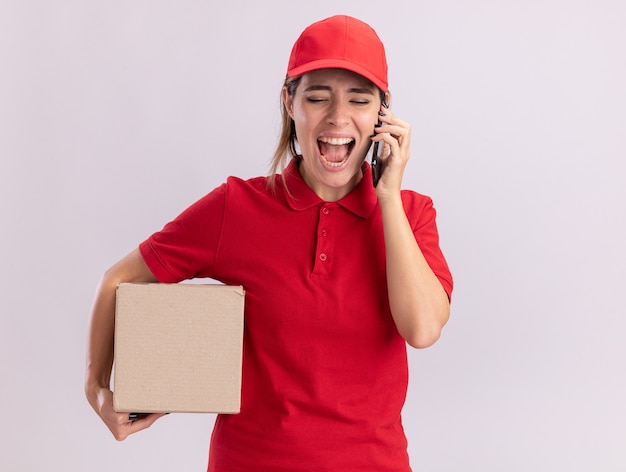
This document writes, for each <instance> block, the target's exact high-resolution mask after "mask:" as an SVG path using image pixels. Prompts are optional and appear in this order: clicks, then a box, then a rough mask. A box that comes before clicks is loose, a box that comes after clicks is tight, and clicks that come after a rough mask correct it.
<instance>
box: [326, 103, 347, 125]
mask: <svg viewBox="0 0 626 472" xmlns="http://www.w3.org/2000/svg"><path fill="white" fill-rule="evenodd" d="M326 121H327V122H328V123H329V124H331V125H334V126H338V127H342V126H345V125H347V124H348V122H349V121H350V112H349V110H348V106H347V104H346V103H343V102H342V101H341V100H333V101H332V102H331V104H330V107H329V109H328V115H327V117H326Z"/></svg>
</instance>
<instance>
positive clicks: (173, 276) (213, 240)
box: [139, 184, 226, 283]
mask: <svg viewBox="0 0 626 472" xmlns="http://www.w3.org/2000/svg"><path fill="white" fill-rule="evenodd" d="M225 201H226V184H224V185H222V186H220V187H218V188H216V189H215V190H213V191H212V192H211V193H209V194H207V195H206V196H204V197H203V198H201V199H200V200H198V201H197V202H196V203H194V204H193V205H191V206H190V207H189V208H187V209H186V210H185V211H183V212H182V213H181V214H180V215H179V216H177V217H176V218H175V219H174V220H173V221H171V222H169V223H168V224H166V225H165V226H164V227H163V229H162V230H161V231H158V232H156V233H154V234H152V235H151V236H150V237H149V238H148V239H146V240H145V241H143V242H142V243H141V244H140V245H139V251H140V253H141V255H142V257H143V259H144V261H145V262H146V265H147V266H148V268H149V269H150V270H151V271H152V273H153V274H154V276H155V277H156V278H157V279H158V280H159V282H163V283H176V282H180V281H182V280H186V279H191V278H194V277H211V276H212V271H213V267H214V264H215V258H216V254H217V251H218V247H219V243H220V237H221V234H222V225H223V221H224V206H225Z"/></svg>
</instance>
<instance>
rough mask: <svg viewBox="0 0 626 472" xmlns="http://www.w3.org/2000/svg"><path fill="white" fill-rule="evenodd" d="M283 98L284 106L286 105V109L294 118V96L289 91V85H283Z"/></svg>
mask: <svg viewBox="0 0 626 472" xmlns="http://www.w3.org/2000/svg"><path fill="white" fill-rule="evenodd" d="M281 98H282V101H283V106H284V107H285V111H286V112H287V114H288V115H289V116H290V117H291V119H292V120H293V97H292V96H291V95H289V92H287V87H283V90H282V92H281Z"/></svg>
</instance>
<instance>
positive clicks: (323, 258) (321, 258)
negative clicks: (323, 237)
mask: <svg viewBox="0 0 626 472" xmlns="http://www.w3.org/2000/svg"><path fill="white" fill-rule="evenodd" d="M327 259H328V256H327V255H326V254H324V253H321V254H320V261H322V262H326V260H327Z"/></svg>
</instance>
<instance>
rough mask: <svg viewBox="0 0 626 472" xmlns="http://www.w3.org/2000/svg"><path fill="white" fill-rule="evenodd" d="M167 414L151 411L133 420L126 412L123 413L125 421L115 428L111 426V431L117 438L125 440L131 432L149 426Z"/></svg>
mask: <svg viewBox="0 0 626 472" xmlns="http://www.w3.org/2000/svg"><path fill="white" fill-rule="evenodd" d="M165 415H167V413H150V414H147V415H145V416H141V417H139V418H138V419H136V420H132V421H131V420H129V419H128V413H124V414H122V415H121V418H122V420H123V422H122V423H118V424H117V425H116V427H115V428H111V432H112V433H113V436H114V437H115V439H117V440H118V441H123V440H124V439H126V438H127V437H128V436H130V435H131V434H134V433H137V432H139V431H142V430H144V429H146V428H149V427H150V426H152V425H153V424H154V422H155V421H156V420H158V419H159V418H161V417H163V416H165Z"/></svg>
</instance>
